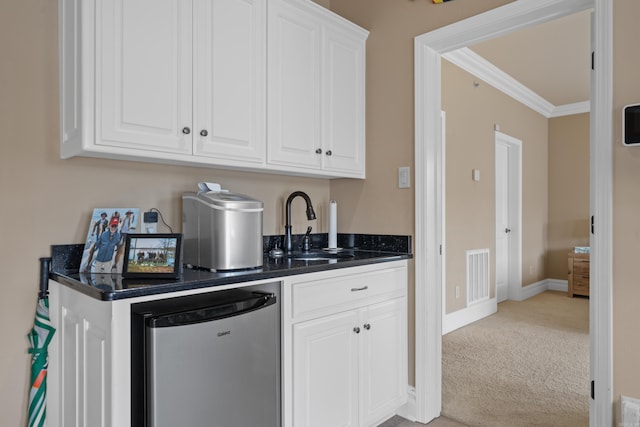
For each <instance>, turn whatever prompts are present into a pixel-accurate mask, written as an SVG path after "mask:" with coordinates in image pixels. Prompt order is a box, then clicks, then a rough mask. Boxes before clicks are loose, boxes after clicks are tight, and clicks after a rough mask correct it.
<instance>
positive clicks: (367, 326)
mask: <svg viewBox="0 0 640 427" xmlns="http://www.w3.org/2000/svg"><path fill="white" fill-rule="evenodd" d="M364 328H365V329H366V330H367V331H368V330H369V329H371V325H370V324H369V323H365V324H364Z"/></svg>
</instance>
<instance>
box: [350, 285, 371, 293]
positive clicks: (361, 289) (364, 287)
mask: <svg viewBox="0 0 640 427" xmlns="http://www.w3.org/2000/svg"><path fill="white" fill-rule="evenodd" d="M367 289H369V287H368V286H363V287H361V288H351V292H358V291H366V290H367Z"/></svg>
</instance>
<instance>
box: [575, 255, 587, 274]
mask: <svg viewBox="0 0 640 427" xmlns="http://www.w3.org/2000/svg"><path fill="white" fill-rule="evenodd" d="M573 274H574V275H576V276H579V275H581V276H587V277H588V276H589V260H588V259H574V260H573Z"/></svg>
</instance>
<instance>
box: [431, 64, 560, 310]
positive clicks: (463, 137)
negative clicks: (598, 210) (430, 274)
mask: <svg viewBox="0 0 640 427" xmlns="http://www.w3.org/2000/svg"><path fill="white" fill-rule="evenodd" d="M474 82H478V83H479V84H478V85H477V86H476V85H474ZM442 109H443V110H444V111H445V113H446V254H447V258H446V263H447V265H446V278H447V292H446V303H447V307H446V312H447V313H451V312H453V311H456V310H459V309H462V308H465V307H466V292H465V288H466V275H465V272H466V258H465V251H466V250H472V249H483V248H489V249H490V254H491V256H490V259H491V260H494V259H495V198H494V194H495V178H494V166H495V160H494V146H495V132H494V125H496V124H498V125H499V126H500V131H501V132H502V133H505V134H507V135H509V136H512V137H514V138H516V139H519V140H520V141H522V209H523V212H522V240H523V241H522V285H523V286H526V285H529V284H531V283H535V282H537V281H539V280H543V279H545V278H546V276H545V269H544V262H545V257H546V248H547V212H548V196H547V189H548V185H547V181H548V167H547V165H548V120H547V119H546V118H545V117H544V116H541V115H540V114H538V113H536V112H535V111H533V110H531V109H530V108H528V107H526V106H524V105H523V104H521V103H519V102H517V101H515V100H514V99H513V98H511V97H509V96H507V95H505V94H504V93H502V92H500V91H498V90H497V89H495V88H494V87H492V86H491V85H488V84H486V83H485V82H483V81H481V80H478V79H477V78H475V77H474V76H472V75H471V74H469V73H467V72H466V71H463V70H461V69H460V68H458V67H457V66H455V65H453V64H451V63H450V62H448V61H446V60H443V61H442ZM473 169H478V170H479V171H480V181H478V182H476V181H473V180H472V179H471V177H472V170H473ZM494 273H495V272H494V263H493V262H492V263H491V281H490V283H494ZM456 286H459V287H460V297H459V298H456V293H455V287H456ZM494 292H495V290H494V289H492V290H491V294H492V296H493V295H494Z"/></svg>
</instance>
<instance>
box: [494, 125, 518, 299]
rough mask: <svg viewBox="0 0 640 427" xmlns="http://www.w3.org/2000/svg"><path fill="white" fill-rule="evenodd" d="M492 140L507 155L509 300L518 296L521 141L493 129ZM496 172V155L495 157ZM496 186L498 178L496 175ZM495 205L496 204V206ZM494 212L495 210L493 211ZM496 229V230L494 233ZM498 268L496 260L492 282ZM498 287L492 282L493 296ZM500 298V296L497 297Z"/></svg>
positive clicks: (496, 166)
mask: <svg viewBox="0 0 640 427" xmlns="http://www.w3.org/2000/svg"><path fill="white" fill-rule="evenodd" d="M495 144H496V145H498V144H503V145H506V146H507V147H508V154H507V156H508V159H507V163H508V166H507V175H508V179H507V183H508V184H507V185H508V190H507V191H508V193H509V194H508V196H507V199H508V203H509V206H508V211H509V228H510V229H511V231H510V232H509V247H508V249H507V250H508V252H509V253H508V263H509V265H508V271H509V273H508V276H507V283H508V288H507V295H506V298H507V299H510V300H516V301H520V300H522V299H523V298H522V141H520V140H519V139H516V138H514V137H512V136H509V135H507V134H504V133H502V132H498V131H495ZM495 169H496V172H497V170H498V159H497V157H496V165H495ZM495 185H496V188H497V185H498V179H497V175H496V183H495ZM496 209H497V206H496ZM496 214H497V212H496ZM497 232H498V230H496V233H497ZM495 259H496V263H497V262H498V243H497V242H496V256H495ZM497 277H498V269H497V264H496V285H497ZM497 297H498V289H497V286H496V298H497ZM498 302H500V300H498Z"/></svg>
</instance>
